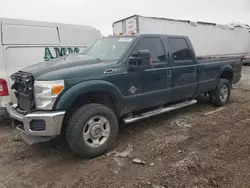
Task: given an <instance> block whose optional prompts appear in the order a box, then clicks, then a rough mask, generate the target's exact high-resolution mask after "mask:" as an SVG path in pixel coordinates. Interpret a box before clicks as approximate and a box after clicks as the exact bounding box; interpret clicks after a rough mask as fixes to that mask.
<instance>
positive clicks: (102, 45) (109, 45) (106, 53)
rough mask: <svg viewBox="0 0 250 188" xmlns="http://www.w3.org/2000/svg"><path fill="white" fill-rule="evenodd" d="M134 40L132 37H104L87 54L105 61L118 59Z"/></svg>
mask: <svg viewBox="0 0 250 188" xmlns="http://www.w3.org/2000/svg"><path fill="white" fill-rule="evenodd" d="M132 41H133V38H132V37H114V38H103V39H100V40H98V41H97V42H96V43H94V44H93V45H92V46H91V47H90V48H89V49H88V50H87V51H86V52H85V54H86V55H89V56H92V57H95V58H98V59H100V60H103V61H105V60H108V61H117V60H119V59H120V58H121V56H122V55H123V53H124V52H125V50H126V49H127V48H128V47H129V46H130V44H131V43H132Z"/></svg>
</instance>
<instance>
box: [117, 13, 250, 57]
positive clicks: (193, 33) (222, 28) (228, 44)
mask: <svg viewBox="0 0 250 188" xmlns="http://www.w3.org/2000/svg"><path fill="white" fill-rule="evenodd" d="M120 33H123V34H131V33H140V34H168V35H185V36H188V37H189V38H190V40H191V41H192V44H193V46H194V50H195V52H196V54H197V56H206V57H207V56H208V57H209V56H224V55H237V56H238V55H245V54H247V53H249V52H250V33H249V30H248V29H247V28H246V27H242V26H240V25H235V24H234V25H233V24H231V25H220V24H215V23H206V22H193V21H189V20H174V19H167V18H156V17H144V16H139V15H134V16H131V17H128V18H125V19H123V20H119V21H116V22H114V23H113V34H117V35H118V34H120Z"/></svg>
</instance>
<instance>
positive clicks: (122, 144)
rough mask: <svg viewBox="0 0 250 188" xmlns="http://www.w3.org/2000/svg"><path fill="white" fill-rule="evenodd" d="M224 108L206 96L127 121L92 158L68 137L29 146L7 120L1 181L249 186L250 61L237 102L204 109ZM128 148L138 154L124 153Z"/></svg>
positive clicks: (72, 186) (26, 187) (21, 187)
mask: <svg viewBox="0 0 250 188" xmlns="http://www.w3.org/2000/svg"><path fill="white" fill-rule="evenodd" d="M216 109H218V108H215V107H213V106H212V105H210V104H209V101H208V99H206V98H201V99H200V101H199V103H198V104H196V105H193V106H190V107H187V108H185V109H181V110H177V111H174V112H171V113H168V114H164V115H160V116H157V117H154V118H150V119H147V120H143V121H141V122H139V123H134V124H130V125H121V127H120V131H119V136H118V141H117V146H116V147H115V148H114V150H113V152H111V153H109V154H108V155H103V156H101V157H98V158H95V159H91V160H85V159H82V158H80V157H78V156H76V155H74V154H73V153H72V152H71V151H70V149H69V148H68V147H67V145H66V143H65V141H64V140H63V138H58V139H55V140H52V141H50V142H47V143H43V144H39V145H33V146H29V145H26V144H25V143H24V142H23V141H22V140H21V139H20V138H19V135H18V133H17V132H16V131H15V130H13V129H12V127H11V125H9V123H8V121H7V120H1V124H0V187H1V188H5V187H9V188H12V187H13V188H16V187H18V188H33V187H39V188H40V187H41V188H55V187H62V188H66V187H67V188H68V187H69V188H78V187H86V188H92V187H93V188H98V187H103V188H104V187H105V188H108V187H112V188H122V187H124V188H130V187H131V188H132V187H136V188H137V187H138V188H140V187H141V188H151V187H152V188H162V187H165V188H167V187H171V188H174V187H176V188H177V187H183V188H184V187H188V188H189V187H190V188H195V187H196V188H202V187H225V188H230V187H232V188H238V187H239V188H245V187H246V188H247V187H248V188H249V187H250V115H249V114H250V67H243V77H242V80H241V81H240V83H238V84H237V85H235V86H234V88H233V91H232V97H231V101H230V103H229V104H228V105H226V106H225V108H224V109H221V110H220V111H217V112H215V113H212V114H210V115H206V116H205V115H204V114H206V113H208V112H210V111H213V110H216ZM123 151H124V152H123ZM119 152H122V153H119ZM128 154H130V155H131V156H132V158H129V157H121V156H119V155H123V156H126V155H128ZM133 158H139V159H140V160H143V161H145V163H146V164H137V163H133V161H132V159H133Z"/></svg>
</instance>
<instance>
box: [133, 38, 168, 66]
mask: <svg viewBox="0 0 250 188" xmlns="http://www.w3.org/2000/svg"><path fill="white" fill-rule="evenodd" d="M138 50H148V51H149V52H150V55H151V58H152V61H153V63H158V62H164V61H166V57H165V53H164V50H163V46H162V43H161V40H160V39H159V38H144V39H141V40H140V42H139V44H138V45H137V46H136V48H135V51H134V53H137V52H138Z"/></svg>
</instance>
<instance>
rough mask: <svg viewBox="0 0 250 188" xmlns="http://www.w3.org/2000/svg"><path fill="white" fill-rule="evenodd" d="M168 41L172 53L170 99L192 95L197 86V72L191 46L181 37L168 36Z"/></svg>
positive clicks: (175, 99) (179, 98) (174, 99)
mask: <svg viewBox="0 0 250 188" xmlns="http://www.w3.org/2000/svg"><path fill="white" fill-rule="evenodd" d="M168 43H169V47H170V51H171V54H172V57H171V59H172V64H171V74H172V76H171V88H172V94H171V101H177V100H181V99H185V98H188V97H193V96H194V95H195V94H196V91H197V87H198V74H197V65H196V60H195V56H194V54H193V53H192V50H191V49H192V46H191V45H190V44H189V43H188V41H187V40H186V38H183V37H179V38H178V37H169V38H168Z"/></svg>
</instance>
